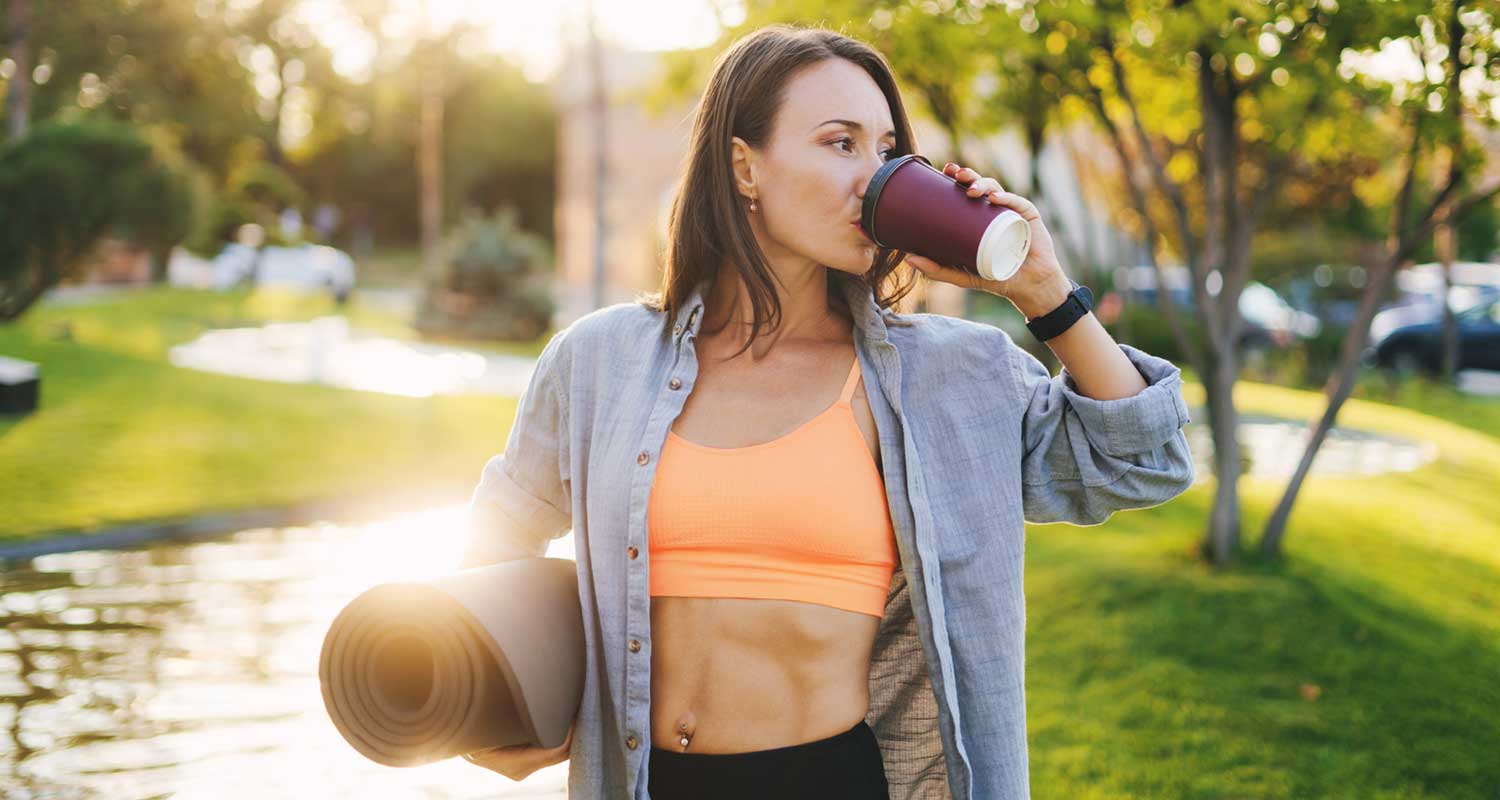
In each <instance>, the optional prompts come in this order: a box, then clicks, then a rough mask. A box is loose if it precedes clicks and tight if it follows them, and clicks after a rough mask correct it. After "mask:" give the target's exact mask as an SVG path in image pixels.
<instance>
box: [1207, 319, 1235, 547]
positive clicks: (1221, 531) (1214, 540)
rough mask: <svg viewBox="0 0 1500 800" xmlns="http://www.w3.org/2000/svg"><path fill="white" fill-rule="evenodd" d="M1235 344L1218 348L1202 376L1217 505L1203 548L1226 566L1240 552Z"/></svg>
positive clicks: (1209, 522) (1215, 504) (1210, 517)
mask: <svg viewBox="0 0 1500 800" xmlns="http://www.w3.org/2000/svg"><path fill="white" fill-rule="evenodd" d="M1238 360H1239V359H1238V357H1237V354H1236V353H1235V351H1234V348H1233V346H1230V347H1227V348H1225V347H1220V348H1216V352H1215V353H1214V355H1213V356H1211V361H1212V363H1211V365H1210V368H1209V371H1208V373H1207V374H1205V375H1204V376H1203V390H1204V394H1205V395H1206V396H1207V405H1208V417H1209V428H1210V429H1211V431H1212V434H1213V445H1214V453H1213V455H1214V475H1215V477H1216V478H1217V481H1218V484H1217V487H1216V488H1215V489H1214V505H1213V509H1212V511H1211V512H1210V513H1209V519H1208V532H1207V538H1206V539H1205V540H1204V542H1203V547H1202V551H1203V553H1204V554H1205V555H1207V556H1208V557H1209V558H1210V560H1212V561H1213V563H1214V564H1216V565H1219V566H1225V565H1228V564H1230V563H1232V562H1233V561H1234V560H1235V558H1236V556H1237V555H1238V554H1239V543H1240V495H1239V478H1240V440H1239V412H1238V411H1237V410H1236V409H1235V407H1234V383H1235V379H1236V378H1237V377H1238V375H1237V373H1238V371H1239V365H1238Z"/></svg>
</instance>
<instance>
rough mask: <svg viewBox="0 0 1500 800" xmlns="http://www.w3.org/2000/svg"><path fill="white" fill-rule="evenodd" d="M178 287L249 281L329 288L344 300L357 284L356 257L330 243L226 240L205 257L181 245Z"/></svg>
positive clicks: (171, 269) (174, 267) (173, 263)
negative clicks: (266, 244) (258, 245)
mask: <svg viewBox="0 0 1500 800" xmlns="http://www.w3.org/2000/svg"><path fill="white" fill-rule="evenodd" d="M167 279H168V281H169V282H170V283H171V284H172V285H174V286H191V287H194V288H200V289H208V288H212V289H218V290H220V291H223V290H225V289H229V288H231V287H234V286H237V285H239V284H241V283H244V282H253V283H254V284H255V285H258V286H259V285H279V286H294V287H301V288H305V289H313V290H327V291H330V292H332V293H333V297H334V299H335V300H337V301H338V302H340V303H342V302H344V301H345V300H346V299H348V297H349V293H350V292H351V291H353V289H354V259H353V258H351V257H350V256H349V254H348V253H345V252H344V251H342V250H339V249H337V248H334V247H328V246H327V245H319V244H303V245H297V246H295V247H276V246H272V247H261V248H256V247H251V246H249V245H245V244H240V243H238V242H230V243H229V244H226V245H224V249H222V250H220V251H219V254H218V255H216V256H214V257H213V258H212V259H208V260H205V259H201V258H196V257H194V256H192V255H191V254H188V253H187V252H186V251H183V250H181V248H178V250H177V251H175V252H173V254H172V258H171V259H170V260H169V261H168V264H167Z"/></svg>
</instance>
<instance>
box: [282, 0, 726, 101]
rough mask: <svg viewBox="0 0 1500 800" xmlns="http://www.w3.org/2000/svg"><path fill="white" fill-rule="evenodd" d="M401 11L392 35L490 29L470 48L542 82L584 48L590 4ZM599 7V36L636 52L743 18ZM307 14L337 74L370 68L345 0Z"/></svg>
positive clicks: (676, 8) (704, 40)
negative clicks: (500, 57)
mask: <svg viewBox="0 0 1500 800" xmlns="http://www.w3.org/2000/svg"><path fill="white" fill-rule="evenodd" d="M396 6H397V8H398V9H399V11H398V13H396V14H395V15H393V16H392V17H390V18H389V19H388V20H387V22H386V25H385V26H384V31H383V32H384V33H385V34H386V35H387V36H390V37H392V38H397V39H399V38H402V37H405V36H411V35H415V34H419V33H421V32H422V30H423V29H424V26H427V25H431V26H432V27H431V28H430V29H431V30H435V31H442V30H444V29H446V28H447V27H449V26H451V25H452V24H453V23H454V22H455V21H459V20H463V21H468V22H471V23H473V24H475V25H477V26H479V27H480V28H481V29H482V30H483V34H482V37H481V39H482V41H478V42H470V45H471V46H475V47H481V48H483V49H485V50H491V51H498V52H502V53H505V54H506V55H508V56H510V57H512V58H514V59H515V60H516V61H517V62H518V63H520V64H521V66H522V69H523V70H524V71H525V73H526V76H527V77H528V78H530V79H532V80H535V81H545V80H546V79H548V78H549V77H551V76H552V75H553V74H554V73H555V72H556V70H557V68H558V66H559V64H560V62H561V60H562V57H563V56H564V54H565V53H566V50H567V48H568V43H569V42H576V43H579V44H581V43H582V42H583V41H584V40H585V37H586V35H587V27H586V23H585V21H586V19H587V17H586V9H587V2H586V0H400V2H398V3H397V4H396ZM593 7H594V16H595V19H596V23H595V25H596V29H597V31H598V34H599V36H600V37H601V38H602V39H605V40H606V41H609V42H612V43H614V44H616V45H618V46H620V47H622V48H625V49H631V50H670V49H676V48H683V47H701V46H703V45H705V44H708V43H710V42H712V41H713V39H714V38H715V37H716V36H717V34H718V32H719V29H720V23H719V20H718V16H717V14H716V9H718V12H717V13H722V14H723V15H724V22H725V24H733V23H735V22H737V21H738V20H740V19H742V18H743V12H742V10H741V8H740V5H739V3H738V0H629V2H619V1H618V0H594V2H593ZM302 15H303V18H304V19H305V20H306V21H308V22H309V23H311V24H312V26H313V29H314V30H316V31H318V35H319V37H320V38H321V39H323V41H324V42H325V43H326V44H327V45H328V46H329V47H330V48H331V49H332V51H333V53H334V66H335V68H336V69H338V70H339V71H340V72H342V73H343V74H345V75H348V76H350V77H357V76H359V75H360V74H361V73H363V72H364V71H365V70H367V69H368V68H369V64H370V61H371V59H372V58H373V57H374V54H375V45H374V42H373V41H372V40H371V37H369V36H368V35H367V34H365V33H364V32H363V30H362V29H361V28H360V27H359V26H358V25H357V24H356V23H355V22H354V20H353V19H351V18H350V17H349V16H348V14H347V12H346V11H345V9H344V7H343V4H342V3H341V2H339V0H306V2H305V3H304V5H303V8H302Z"/></svg>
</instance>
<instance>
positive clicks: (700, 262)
mask: <svg viewBox="0 0 1500 800" xmlns="http://www.w3.org/2000/svg"><path fill="white" fill-rule="evenodd" d="M829 58H842V59H844V60H846V61H849V62H851V63H853V64H854V65H855V66H857V67H860V68H861V69H863V70H864V71H865V72H867V73H869V75H870V77H871V78H873V79H874V80H875V85H876V86H879V87H880V91H881V93H882V94H884V95H885V99H886V102H887V103H889V104H890V109H891V118H892V121H893V122H894V123H895V130H896V144H895V147H894V148H893V149H892V150H891V151H890V158H895V157H897V156H900V155H904V154H906V153H911V152H914V147H915V142H914V137H913V134H912V129H911V121H910V120H909V119H907V116H906V108H905V107H904V106H903V105H902V103H901V95H900V94H899V93H898V92H897V90H896V80H895V78H894V76H893V75H892V74H891V69H890V66H889V65H888V64H887V63H886V61H885V58H884V56H882V55H881V54H880V53H879V52H878V51H876V50H875V49H874V48H872V47H870V46H869V45H867V44H865V43H864V42H861V41H858V40H856V39H852V38H850V37H848V36H845V35H843V34H840V33H837V32H835V31H831V30H828V29H826V28H818V27H806V28H804V27H799V26H794V25H790V24H787V23H776V24H773V25H767V26H765V27H762V28H759V29H757V30H755V31H754V32H752V33H750V34H748V35H746V36H744V37H743V38H740V39H738V40H736V41H735V42H734V44H732V45H731V46H730V47H729V49H727V50H725V51H724V52H723V53H722V54H720V56H719V58H718V59H717V60H716V61H715V63H714V67H713V71H712V74H711V75H710V76H709V79H708V85H707V87H706V88H705V89H704V92H703V96H702V98H700V100H699V102H698V108H697V113H696V117H695V120H694V123H693V133H692V138H691V142H690V145H689V152H688V160H687V168H686V170H685V171H684V174H683V176H682V178H681V180H680V181H679V182H678V184H677V190H676V195H675V196H674V198H673V200H672V210H671V215H670V218H669V221H668V230H667V246H666V256H665V262H666V263H665V271H664V273H663V276H662V283H661V290H660V291H657V292H652V293H648V294H643V295H639V296H637V298H636V300H637V301H638V302H641V303H643V304H645V305H646V306H647V307H649V308H651V309H653V310H655V311H665V312H667V317H668V318H669V319H671V318H673V317H675V316H676V315H677V311H678V310H679V309H680V308H681V307H682V304H683V303H684V302H686V301H687V298H688V296H689V295H690V294H691V293H692V291H693V288H694V287H695V286H697V285H698V283H699V282H700V281H701V280H703V279H704V278H705V277H713V278H714V280H717V277H718V276H717V273H718V270H719V268H720V265H721V262H722V261H723V260H724V259H726V258H727V259H728V260H729V261H730V262H732V263H733V264H734V267H735V268H736V269H738V270H739V272H740V276H741V279H742V280H743V281H744V283H745V286H746V288H747V290H748V292H749V295H750V301H751V307H752V309H753V311H754V317H755V322H754V325H753V326H752V328H751V332H750V342H753V341H754V340H755V338H756V337H757V336H758V335H760V332H761V327H762V326H763V325H767V324H770V325H772V327H773V328H774V327H775V326H777V325H779V324H780V320H781V303H780V301H779V300H778V299H777V296H776V291H775V288H774V286H775V284H774V280H775V278H774V276H773V275H772V273H771V270H770V267H769V266H768V265H767V263H766V258H765V253H764V252H762V251H761V249H760V246H759V244H757V243H756V241H755V234H754V233H753V232H752V230H751V228H750V222H749V220H748V219H746V217H745V213H744V208H745V206H744V203H745V198H744V196H743V195H741V194H740V193H739V192H738V191H736V190H735V183H734V170H733V167H732V161H731V149H730V139H731V137H734V136H738V137H740V138H741V139H743V140H745V142H747V143H748V144H750V145H751V146H752V147H764V146H765V144H766V141H767V140H768V139H769V138H770V134H771V128H772V123H773V121H774V119H775V115H776V112H777V110H778V109H779V108H780V106H781V104H782V101H783V94H784V89H785V86H786V83H787V81H788V79H789V78H790V77H791V76H792V75H793V74H794V73H795V72H796V71H797V70H799V69H801V68H802V67H805V66H808V65H810V64H815V63H817V62H820V61H823V60H825V59H829ZM688 198H691V199H692V202H688ZM904 258H906V253H905V252H903V251H900V250H894V249H891V248H886V247H877V248H876V253H875V260H874V263H873V265H872V266H871V268H870V270H869V271H868V272H867V273H866V274H865V275H863V276H858V277H856V276H851V275H843V274H835V272H836V271H835V270H831V269H830V270H829V271H828V272H829V276H828V280H829V294H830V296H831V297H832V298H833V304H834V305H835V306H836V308H835V310H837V311H839V312H840V313H844V314H848V309H847V308H844V307H843V293H842V292H841V291H838V288H839V287H838V286H837V285H835V284H834V281H836V280H840V279H843V280H853V281H858V282H861V283H864V284H866V285H868V286H869V287H870V288H871V289H872V290H873V292H874V296H875V300H876V303H877V304H878V305H879V306H880V308H882V309H886V308H890V307H891V306H893V305H895V304H896V302H897V301H899V300H901V298H903V297H905V296H906V295H907V294H908V293H909V292H911V290H912V289H913V288H915V274H916V273H915V271H914V270H910V269H908V270H906V271H905V273H906V274H907V275H908V276H912V277H913V281H911V282H908V283H906V284H905V285H902V286H896V287H892V288H891V293H890V294H885V293H883V287H884V285H885V284H886V283H887V280H886V279H887V278H889V277H890V276H891V275H893V274H894V273H895V272H896V267H897V265H899V264H900V263H901V261H902V259H904ZM773 320H774V322H773ZM893 321H894V320H893ZM896 324H898V325H899V324H909V323H905V322H899V321H896ZM749 347H750V343H749V342H747V343H746V345H745V348H742V349H741V350H740V352H744V349H748V348H749ZM736 355H738V353H737V354H736Z"/></svg>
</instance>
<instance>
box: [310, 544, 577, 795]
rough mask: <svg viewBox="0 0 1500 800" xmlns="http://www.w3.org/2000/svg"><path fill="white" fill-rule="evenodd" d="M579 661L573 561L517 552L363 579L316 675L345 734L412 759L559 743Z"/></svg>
mask: <svg viewBox="0 0 1500 800" xmlns="http://www.w3.org/2000/svg"><path fill="white" fill-rule="evenodd" d="M583 667H584V648H583V612H582V610H581V608H580V606H579V602H578V574H577V565H576V563H575V562H573V561H570V560H566V559H559V558H524V559H519V560H515V561H504V562H501V563H498V564H490V565H487V566H483V567H476V568H473V569H467V570H463V571H461V572H456V573H454V574H452V575H448V576H444V577H442V578H437V579H434V580H429V581H421V582H396V583H385V584H381V585H379V586H376V587H374V588H372V589H369V590H367V591H365V592H364V593H363V594H361V595H359V596H358V597H356V598H354V600H352V601H351V602H350V603H349V605H347V606H345V607H344V609H343V610H342V611H340V612H339V614H338V616H337V617H335V618H334V620H333V623H332V625H330V626H329V629H328V634H327V636H325V637H324V639H323V651H322V655H321V657H320V659H319V663H318V680H319V682H320V683H321V684H322V687H323V704H324V705H325V706H326V707H327V708H328V716H329V717H331V718H332V719H333V724H334V726H335V727H337V728H338V730H339V733H340V734H342V735H343V737H344V738H345V739H346V740H348V742H349V744H351V745H353V746H354V748H355V749H356V750H358V751H359V752H360V753H361V754H363V755H365V756H366V757H368V758H369V759H371V760H373V761H376V762H379V763H381V764H384V765H386V766H391V767H412V766H418V765H421V764H429V763H432V762H434V761H441V760H442V759H445V758H451V757H453V756H456V755H462V754H464V753H471V752H474V751H475V750H482V749H485V748H489V747H503V746H508V745H519V744H529V745H533V746H539V747H556V746H558V745H560V744H562V742H563V739H564V738H566V736H567V733H568V728H569V726H570V725H572V723H573V719H574V717H575V716H576V715H577V713H578V706H579V702H580V700H581V699H582V697H583Z"/></svg>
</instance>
